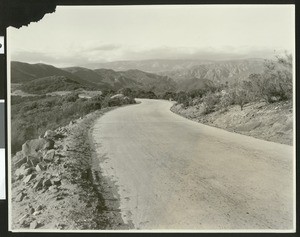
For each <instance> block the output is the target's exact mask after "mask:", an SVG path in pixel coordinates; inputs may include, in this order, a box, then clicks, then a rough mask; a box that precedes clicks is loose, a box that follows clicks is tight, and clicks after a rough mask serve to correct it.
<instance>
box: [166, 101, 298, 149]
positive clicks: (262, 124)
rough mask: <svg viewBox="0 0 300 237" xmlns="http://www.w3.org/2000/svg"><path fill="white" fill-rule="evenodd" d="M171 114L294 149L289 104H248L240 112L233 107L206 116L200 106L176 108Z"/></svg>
mask: <svg viewBox="0 0 300 237" xmlns="http://www.w3.org/2000/svg"><path fill="white" fill-rule="evenodd" d="M171 110H172V111H173V112H175V113H177V114H179V115H182V116H184V117H186V118H189V119H192V120H194V121H197V122H200V123H203V124H207V125H210V126H214V127H218V128H222V129H225V130H228V131H230V132H237V133H240V134H244V135H247V136H252V137H256V138H259V139H263V140H267V141H272V142H277V143H282V144H287V145H293V105H292V102H277V103H273V104H267V103H265V102H260V103H257V102H256V103H249V104H247V105H245V106H244V108H243V110H241V109H240V107H239V106H237V105H235V106H230V107H229V108H228V109H227V110H226V109H224V110H218V111H216V112H213V113H210V114H206V115H205V114H204V113H203V108H202V107H201V105H198V106H189V107H186V108H184V107H183V106H182V105H181V104H176V105H174V106H173V107H172V108H171Z"/></svg>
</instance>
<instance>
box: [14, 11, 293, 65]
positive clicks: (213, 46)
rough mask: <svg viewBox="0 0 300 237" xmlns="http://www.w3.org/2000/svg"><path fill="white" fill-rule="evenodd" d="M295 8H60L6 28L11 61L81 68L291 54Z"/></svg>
mask: <svg viewBox="0 0 300 237" xmlns="http://www.w3.org/2000/svg"><path fill="white" fill-rule="evenodd" d="M294 33H295V26H294V6H292V5H193V6H191V5H173V6H171V5H169V6H162V5H161V6H58V7H57V8H56V11H55V12H54V13H52V14H46V15H45V16H44V18H43V19H42V20H40V21H39V22H36V23H30V24H29V25H28V26H23V27H21V28H20V29H16V28H13V27H10V28H9V29H8V45H9V52H10V55H11V59H12V60H16V61H23V62H28V63H47V64H52V65H55V66H60V67H64V66H80V65H87V64H89V63H101V62H111V61H122V60H147V59H201V60H205V59H207V60H226V59H239V58H268V57H271V56H274V53H278V52H282V51H284V50H287V51H288V52H293V50H294Z"/></svg>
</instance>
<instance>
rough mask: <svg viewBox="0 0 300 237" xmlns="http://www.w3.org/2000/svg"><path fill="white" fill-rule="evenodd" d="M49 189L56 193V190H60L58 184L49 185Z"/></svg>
mask: <svg viewBox="0 0 300 237" xmlns="http://www.w3.org/2000/svg"><path fill="white" fill-rule="evenodd" d="M49 191H50V192H52V193H56V192H58V189H57V188H56V186H54V185H53V186H50V187H49Z"/></svg>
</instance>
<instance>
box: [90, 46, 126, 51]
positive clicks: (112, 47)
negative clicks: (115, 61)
mask: <svg viewBox="0 0 300 237" xmlns="http://www.w3.org/2000/svg"><path fill="white" fill-rule="evenodd" d="M120 48H121V46H120V45H115V44H104V45H99V46H96V47H94V48H90V51H93V50H94V51H112V50H116V49H120Z"/></svg>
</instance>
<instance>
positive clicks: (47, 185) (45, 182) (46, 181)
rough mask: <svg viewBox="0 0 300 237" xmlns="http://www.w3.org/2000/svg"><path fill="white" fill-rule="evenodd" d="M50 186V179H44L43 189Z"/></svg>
mask: <svg viewBox="0 0 300 237" xmlns="http://www.w3.org/2000/svg"><path fill="white" fill-rule="evenodd" d="M51 185H52V183H51V180H50V179H45V180H44V181H43V186H44V187H45V188H47V187H50V186H51Z"/></svg>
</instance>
